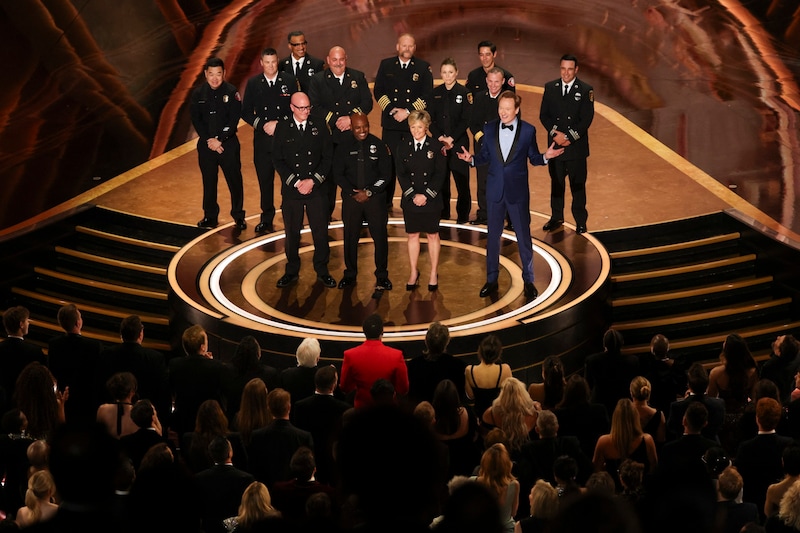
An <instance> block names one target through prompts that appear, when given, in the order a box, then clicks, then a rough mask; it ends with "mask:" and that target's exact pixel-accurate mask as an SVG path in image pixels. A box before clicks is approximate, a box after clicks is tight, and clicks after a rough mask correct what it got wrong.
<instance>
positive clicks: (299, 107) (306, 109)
mask: <svg viewBox="0 0 800 533" xmlns="http://www.w3.org/2000/svg"><path fill="white" fill-rule="evenodd" d="M292 107H293V108H295V109H299V110H300V111H311V108H312V107H314V106H312V105H294V104H292Z"/></svg>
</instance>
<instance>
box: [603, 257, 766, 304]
mask: <svg viewBox="0 0 800 533" xmlns="http://www.w3.org/2000/svg"><path fill="white" fill-rule="evenodd" d="M755 273H756V269H755V263H754V262H753V261H749V262H746V263H740V264H735V265H729V266H726V267H723V268H719V269H712V270H706V269H704V270H698V271H692V272H686V273H682V274H677V275H673V276H659V277H651V278H643V279H635V280H630V281H613V282H612V294H613V296H614V297H615V298H623V297H631V296H637V295H645V294H652V293H656V292H667V291H671V290H682V289H688V288H690V287H700V286H703V285H711V284H715V283H722V282H724V281H732V280H736V279H739V278H743V277H748V276H754V275H755Z"/></svg>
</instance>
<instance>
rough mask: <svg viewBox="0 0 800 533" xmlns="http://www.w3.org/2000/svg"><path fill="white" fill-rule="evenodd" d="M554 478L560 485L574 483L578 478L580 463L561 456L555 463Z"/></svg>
mask: <svg viewBox="0 0 800 533" xmlns="http://www.w3.org/2000/svg"><path fill="white" fill-rule="evenodd" d="M553 476H554V477H555V479H556V481H558V483H559V484H564V483H569V482H571V481H574V480H575V478H576V477H578V462H577V461H576V460H575V459H573V458H572V457H570V456H569V455H559V456H558V457H556V460H555V461H553Z"/></svg>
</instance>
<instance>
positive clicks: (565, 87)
mask: <svg viewBox="0 0 800 533" xmlns="http://www.w3.org/2000/svg"><path fill="white" fill-rule="evenodd" d="M568 93H569V83H565V84H564V94H563V96H567V94H568Z"/></svg>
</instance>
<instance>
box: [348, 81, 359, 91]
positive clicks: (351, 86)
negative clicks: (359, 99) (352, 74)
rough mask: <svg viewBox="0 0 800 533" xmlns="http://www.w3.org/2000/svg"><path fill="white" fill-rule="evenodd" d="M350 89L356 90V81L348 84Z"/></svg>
mask: <svg viewBox="0 0 800 533" xmlns="http://www.w3.org/2000/svg"><path fill="white" fill-rule="evenodd" d="M350 88H351V89H358V83H356V80H352V81H351V82H350Z"/></svg>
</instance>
